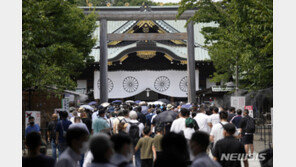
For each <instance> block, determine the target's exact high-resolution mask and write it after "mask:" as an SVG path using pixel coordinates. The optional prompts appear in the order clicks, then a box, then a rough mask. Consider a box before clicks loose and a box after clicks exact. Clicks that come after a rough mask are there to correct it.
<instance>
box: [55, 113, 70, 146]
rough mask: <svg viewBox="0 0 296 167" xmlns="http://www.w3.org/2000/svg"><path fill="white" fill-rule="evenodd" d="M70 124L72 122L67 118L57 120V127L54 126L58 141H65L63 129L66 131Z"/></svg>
mask: <svg viewBox="0 0 296 167" xmlns="http://www.w3.org/2000/svg"><path fill="white" fill-rule="evenodd" d="M71 124H72V122H71V121H69V120H67V119H66V120H61V121H59V122H58V124H57V127H56V131H57V132H59V138H58V140H59V142H60V143H62V142H66V139H65V137H64V132H63V130H64V131H67V130H68V128H69V126H70V125H71ZM62 126H63V127H62Z"/></svg>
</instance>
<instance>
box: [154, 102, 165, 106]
mask: <svg viewBox="0 0 296 167" xmlns="http://www.w3.org/2000/svg"><path fill="white" fill-rule="evenodd" d="M153 104H154V105H158V104H159V105H163V104H164V102H162V101H155V102H153Z"/></svg>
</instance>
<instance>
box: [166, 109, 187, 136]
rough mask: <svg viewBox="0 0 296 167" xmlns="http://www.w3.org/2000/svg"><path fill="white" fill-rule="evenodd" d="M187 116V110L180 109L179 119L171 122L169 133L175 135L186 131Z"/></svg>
mask: <svg viewBox="0 0 296 167" xmlns="http://www.w3.org/2000/svg"><path fill="white" fill-rule="evenodd" d="M187 115H188V110H187V109H186V108H181V111H180V113H179V118H178V119H175V120H174V121H173V123H172V126H171V129H170V131H171V132H175V133H180V132H183V133H184V130H185V129H186V126H185V120H186V116H187Z"/></svg>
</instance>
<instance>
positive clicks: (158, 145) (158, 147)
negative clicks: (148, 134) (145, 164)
mask: <svg viewBox="0 0 296 167" xmlns="http://www.w3.org/2000/svg"><path fill="white" fill-rule="evenodd" d="M162 138H163V135H160V134H157V135H156V136H155V137H154V138H153V145H154V147H155V150H156V151H158V152H159V151H162V148H161V140H162Z"/></svg>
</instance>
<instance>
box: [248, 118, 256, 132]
mask: <svg viewBox="0 0 296 167" xmlns="http://www.w3.org/2000/svg"><path fill="white" fill-rule="evenodd" d="M246 132H247V133H255V121H254V119H253V118H251V117H247V126H246Z"/></svg>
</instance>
